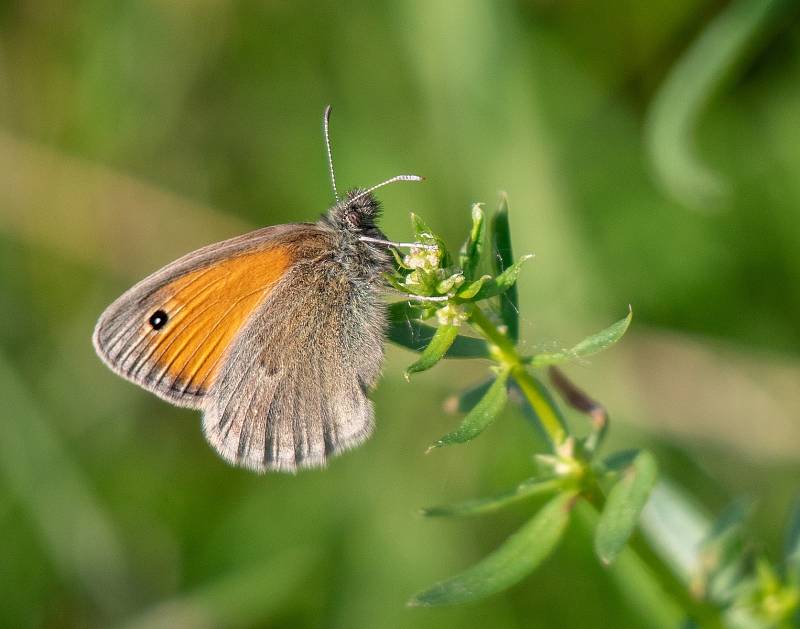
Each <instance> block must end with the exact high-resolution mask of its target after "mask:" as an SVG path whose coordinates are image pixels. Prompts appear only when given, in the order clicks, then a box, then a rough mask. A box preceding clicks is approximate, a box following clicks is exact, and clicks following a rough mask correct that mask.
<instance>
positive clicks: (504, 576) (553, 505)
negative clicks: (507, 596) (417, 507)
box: [408, 492, 577, 607]
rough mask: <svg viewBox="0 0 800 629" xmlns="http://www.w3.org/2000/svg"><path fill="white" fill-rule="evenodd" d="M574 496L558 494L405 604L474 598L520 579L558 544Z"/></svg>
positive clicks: (430, 604)
mask: <svg viewBox="0 0 800 629" xmlns="http://www.w3.org/2000/svg"><path fill="white" fill-rule="evenodd" d="M576 496H577V494H576V492H564V493H561V494H559V495H558V496H556V497H555V498H553V499H552V500H550V502H548V503H547V504H546V505H545V506H544V507H542V509H541V510H540V511H539V512H538V513H537V514H536V515H535V516H534V517H533V518H531V519H530V520H528V522H527V523H526V524H524V525H523V526H522V528H520V529H519V530H518V531H517V532H516V533H514V534H512V535H511V536H510V537H509V538H508V539H507V540H506V541H505V542H504V543H503V544H502V546H500V547H499V548H498V549H497V550H495V551H494V552H493V553H491V554H490V555H489V556H487V557H486V558H484V559H483V560H481V561H480V562H478V563H477V564H475V565H474V566H472V567H471V568H469V569H467V570H465V571H464V572H462V573H461V574H459V575H456V576H454V577H452V578H450V579H447V580H446V581H441V582H439V583H437V584H436V585H434V586H433V587H431V588H429V589H427V590H425V591H424V592H420V593H419V594H417V595H416V596H414V598H412V599H411V600H410V601H409V602H408V604H409V605H411V606H424V607H435V606H440V605H457V604H459V603H467V602H470V601H477V600H480V599H482V598H486V597H487V596H490V595H492V594H495V593H497V592H501V591H502V590H505V589H507V588H509V587H511V586H512V585H514V584H515V583H517V582H518V581H521V580H522V579H523V578H524V577H525V576H527V575H528V574H530V573H531V572H533V571H534V570H535V569H536V568H537V567H538V566H539V565H540V564H541V563H542V562H543V561H544V560H545V559H547V557H548V556H549V555H550V553H552V552H553V550H554V549H555V547H556V546H557V545H558V542H559V541H560V540H561V537H562V536H563V534H564V531H565V530H566V528H567V524H568V523H569V515H570V510H571V507H572V503H573V502H574V500H575V498H576Z"/></svg>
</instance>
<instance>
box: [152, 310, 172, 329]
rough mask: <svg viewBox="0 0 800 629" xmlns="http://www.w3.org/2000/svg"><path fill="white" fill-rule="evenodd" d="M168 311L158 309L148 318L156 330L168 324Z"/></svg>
mask: <svg viewBox="0 0 800 629" xmlns="http://www.w3.org/2000/svg"><path fill="white" fill-rule="evenodd" d="M168 318H169V317H167V313H166V312H164V311H163V310H156V311H155V312H154V313H153V314H151V315H150V319H148V323H149V324H150V326H151V327H152V328H153V329H154V330H160V329H161V328H163V327H164V326H165V325H166V324H167V319H168Z"/></svg>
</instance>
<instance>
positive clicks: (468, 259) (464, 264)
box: [458, 203, 484, 280]
mask: <svg viewBox="0 0 800 629" xmlns="http://www.w3.org/2000/svg"><path fill="white" fill-rule="evenodd" d="M483 232H484V214H483V208H481V206H480V203H475V204H474V205H473V206H472V229H470V232H469V237H468V238H467V240H466V242H465V243H464V245H463V246H462V247H461V251H460V253H459V256H458V263H459V266H460V267H461V268H462V269H463V271H464V277H466V278H467V280H471V279H473V278H474V277H475V269H477V268H478V262H480V258H481V251H482V249H483Z"/></svg>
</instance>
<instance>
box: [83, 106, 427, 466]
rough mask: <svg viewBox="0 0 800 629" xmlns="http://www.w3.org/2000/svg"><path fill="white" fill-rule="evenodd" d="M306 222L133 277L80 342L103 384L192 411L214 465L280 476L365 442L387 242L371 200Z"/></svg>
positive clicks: (379, 344) (379, 342)
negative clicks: (100, 366) (92, 354)
mask: <svg viewBox="0 0 800 629" xmlns="http://www.w3.org/2000/svg"><path fill="white" fill-rule="evenodd" d="M329 116H330V107H327V108H326V109H325V115H324V118H323V122H324V130H325V141H326V147H327V155H328V165H329V169H330V175H331V183H332V185H333V191H334V195H335V196H336V203H335V205H333V206H332V207H331V208H330V209H329V210H328V211H327V212H326V213H325V214H324V215H323V216H322V217H321V218H320V219H319V220H318V221H317V222H315V223H296V224H289V225H276V226H273V227H265V228H263V229H258V230H256V231H253V232H250V233H248V234H244V235H242V236H238V237H236V238H232V239H230V240H226V241H224V242H220V243H216V244H212V245H209V246H207V247H204V248H202V249H199V250H197V251H195V252H193V253H190V254H188V255H186V256H184V257H182V258H180V259H178V260H176V261H175V262H172V263H171V264H168V265H167V266H165V267H164V268H162V269H161V270H159V271H157V272H155V273H153V274H152V275H150V276H149V277H147V278H145V279H144V280H142V281H141V282H139V283H138V284H136V285H135V286H134V287H133V288H131V289H130V290H128V291H127V292H126V293H125V294H123V295H122V296H121V297H120V298H119V299H117V300H116V301H115V302H114V303H113V304H111V306H109V307H108V308H107V309H106V311H105V312H104V313H103V314H102V315H101V316H100V319H99V321H98V322H97V326H96V327H95V330H94V336H93V342H94V346H95V348H96V350H97V353H98V354H99V355H100V357H101V358H102V359H103V361H104V362H105V363H106V364H107V365H108V366H109V367H110V368H111V369H112V370H113V371H114V372H116V373H117V374H119V375H120V376H122V377H123V378H127V379H128V380H131V381H132V382H135V383H136V384H138V385H140V386H142V387H143V388H145V389H147V390H149V391H152V392H153V393H155V394H156V395H158V396H160V397H162V398H163V399H165V400H167V401H168V402H171V403H173V404H176V405H179V406H186V407H189V408H194V409H199V410H201V411H202V412H203V431H204V433H205V436H206V438H207V439H208V441H209V442H210V443H211V445H212V446H214V448H216V449H217V451H218V452H219V453H220V455H222V457H223V458H224V459H225V460H227V461H229V462H230V463H233V464H235V465H241V466H244V467H247V468H249V469H252V470H256V471H266V470H283V471H294V470H296V469H297V468H302V467H316V466H321V465H324V463H325V461H326V460H327V459H328V458H329V457H331V456H333V455H335V454H337V453H339V452H342V451H344V450H347V449H349V448H352V447H354V446H356V445H358V444H359V443H361V442H362V441H364V439H366V438H367V437H368V436H369V434H370V432H371V431H372V427H373V410H372V403H371V402H370V400H369V399H368V398H367V392H368V390H369V389H370V388H371V387H372V386H373V385H374V384H375V382H376V380H377V378H378V375H379V373H380V369H381V363H382V361H383V342H384V333H385V328H386V314H385V307H384V304H383V299H382V293H383V291H384V289H385V280H384V277H383V274H384V273H385V272H386V271H387V270H389V269H390V268H391V256H390V255H389V254H388V251H387V246H392V245H395V246H403V245H406V244H407V243H391V242H389V241H387V240H386V237H385V236H384V235H383V233H382V232H381V231H380V230H379V229H378V227H377V226H376V220H377V218H378V216H379V214H380V203H379V202H378V200H377V199H376V198H375V196H374V195H373V192H374V191H375V190H376V189H377V188H379V187H381V186H384V185H386V184H388V183H392V182H395V181H420V180H421V179H422V178H421V177H418V176H416V175H398V176H396V177H392V178H391V179H388V180H386V181H384V182H382V183H380V184H378V185H376V186H373V187H371V188H369V189H367V190H361V189H355V190H351V191H349V192H348V193H347V194H345V195H344V198H342V199H339V196H338V193H337V191H336V180H335V177H334V174H333V164H332V159H331V149H330V140H329V134H328V121H329Z"/></svg>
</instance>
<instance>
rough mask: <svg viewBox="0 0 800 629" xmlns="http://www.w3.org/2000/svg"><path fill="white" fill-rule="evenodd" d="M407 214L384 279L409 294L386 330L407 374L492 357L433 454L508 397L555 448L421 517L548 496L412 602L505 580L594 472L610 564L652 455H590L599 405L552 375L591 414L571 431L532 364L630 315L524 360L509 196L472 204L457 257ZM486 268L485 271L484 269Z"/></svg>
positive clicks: (620, 325) (472, 593) (612, 332)
mask: <svg viewBox="0 0 800 629" xmlns="http://www.w3.org/2000/svg"><path fill="white" fill-rule="evenodd" d="M411 222H412V227H413V230H414V234H415V238H416V240H417V242H419V243H420V244H421V245H424V246H416V247H415V246H412V247H410V249H409V252H408V253H407V254H405V255H400V254H399V253H398V252H393V253H394V258H395V263H396V267H395V270H394V272H393V273H391V274H389V275H387V280H388V283H389V285H390V286H392V287H393V288H395V289H396V290H397V291H399V292H400V293H402V294H404V295H405V296H406V299H405V300H403V301H399V302H396V303H393V304H391V305H390V306H389V320H390V327H389V331H388V335H389V338H390V339H391V340H392V341H394V342H395V343H397V344H399V345H402V346H404V347H407V348H409V349H412V350H414V351H416V352H419V353H420V355H419V357H418V358H417V360H416V361H415V362H414V363H413V364H411V365H410V366H409V367H408V368H407V369H406V372H405V375H406V378H408V377H409V376H410V375H411V374H413V373H418V372H421V371H425V370H427V369H430V368H431V367H433V366H434V365H436V364H437V363H438V362H439V361H440V360H442V359H443V358H457V357H463V358H488V359H490V360H491V361H493V362H494V365H493V367H492V372H493V373H494V374H495V375H494V377H493V378H491V379H490V380H488V381H485V382H482V383H480V384H478V385H477V386H474V387H472V388H471V389H469V390H468V391H466V392H464V393H463V394H461V395H460V396H455V397H453V398H450V400H448V402H447V404H446V407H448V410H450V411H457V412H460V413H465V416H464V418H463V420H462V421H461V423H460V424H459V426H458V427H457V428H456V429H455V430H453V431H452V432H450V433H448V434H446V435H444V436H443V437H441V438H440V439H438V440H437V441H436V442H435V443H434V444H433V445H432V446H431V447H430V448H429V450H430V449H434V448H440V447H443V446H448V445H453V444H459V443H465V442H467V441H470V440H472V439H474V438H475V437H477V436H478V435H480V434H481V433H482V432H483V431H484V430H485V429H486V428H487V427H488V426H489V425H490V424H491V423H492V422H493V421H494V420H495V419H496V418H497V417H498V416H499V415H500V414H501V412H502V411H503V409H504V408H505V406H506V404H507V402H508V399H509V395H511V397H512V398H513V399H514V401H515V402H521V403H522V405H523V408H524V410H525V412H526V414H527V415H528V416H529V417H530V418H531V419H532V420H533V423H534V424H535V425H536V426H537V427H538V428H539V429H540V430H541V431H542V434H543V436H544V437H545V438H546V439H547V440H548V442H549V444H550V447H551V454H549V455H537V457H536V460H537V461H538V463H539V465H540V473H539V475H537V476H535V477H533V478H530V479H528V480H526V481H523V482H521V483H519V484H518V485H517V486H516V487H514V488H512V489H510V490H509V491H506V492H504V493H502V494H500V495H497V496H492V497H488V498H481V499H477V500H467V501H465V502H461V503H458V504H452V505H444V506H437V507H432V508H429V509H426V510H423V512H422V513H423V514H424V515H426V516H473V515H479V514H484V513H489V512H492V511H496V510H498V509H501V508H503V507H505V506H508V505H510V504H513V503H515V502H519V501H522V500H524V499H526V498H530V497H532V496H536V495H543V494H553V496H552V497H551V498H550V500H549V502H548V503H547V504H546V505H545V506H544V507H543V508H541V509H540V511H539V512H538V513H537V514H536V515H535V516H534V517H532V518H531V519H530V520H529V521H528V522H527V523H526V524H525V525H523V526H522V528H520V529H519V530H518V531H517V532H516V533H514V534H513V535H511V536H510V537H509V538H508V539H507V540H506V542H505V543H503V544H502V545H501V546H500V547H499V548H497V549H496V550H495V551H494V552H493V553H491V554H490V555H489V556H487V557H486V558H485V559H483V560H482V561H480V562H478V563H477V564H476V565H474V566H473V567H472V568H470V569H468V570H466V571H464V572H462V573H461V574H459V575H457V576H455V577H453V578H451V579H447V580H445V581H442V582H440V583H438V584H436V585H434V586H433V587H431V588H430V589H428V590H426V591H424V592H421V593H420V594H418V595H417V596H415V597H414V598H413V599H412V600H411V601H410V603H409V604H410V605H421V606H437V605H453V604H458V603H464V602H468V601H474V600H478V599H481V598H484V597H486V596H489V595H490V594H493V593H495V592H498V591H501V590H503V589H505V588H508V587H510V586H511V585H513V584H514V583H516V582H517V581H519V580H520V579H522V578H523V577H524V576H525V575H527V574H528V573H530V572H531V571H533V570H534V569H535V568H536V567H537V566H538V565H539V564H540V563H541V562H542V561H543V560H544V559H545V558H546V557H547V556H548V555H549V554H550V553H551V552H552V550H553V549H554V548H555V546H556V545H557V544H558V542H559V540H560V539H561V537H562V535H563V533H564V530H565V529H566V526H567V523H568V522H569V514H570V511H571V508H572V505H573V503H574V502H575V500H577V499H579V498H582V497H586V496H595V495H597V493H598V492H599V491H600V487H599V485H598V484H597V483H598V479H601V478H602V479H606V480H607V479H609V478H613V480H614V481H615V483H616V484H615V485H614V486H613V488H612V489H611V492H610V494H609V496H608V500H607V502H606V508H605V509H604V510H603V513H602V515H601V517H600V520H599V524H598V528H597V531H596V534H597V535H596V538H595V542H596V549H597V553H598V555H599V556H600V558H601V559H602V560H603V561H605V562H607V563H608V562H611V561H613V559H614V558H615V557H616V556H617V554H618V553H619V552H620V550H621V549H622V548H623V546H624V545H625V543H626V542H627V540H628V538H629V537H630V535H631V533H632V532H633V529H634V527H635V526H636V523H637V521H638V518H639V514H640V512H641V510H642V508H643V507H644V504H645V502H646V500H647V496H648V493H649V491H650V489H651V488H652V486H653V483H654V482H655V463H654V461H653V459H652V457H651V456H650V455H649V454H648V453H646V452H640V453H637V454H636V455H635V456H629V455H623V456H617V457H616V458H614V457H612V458H609V459H606V461H605V463H601V464H596V463H593V462H592V459H593V457H594V452H595V448H596V446H598V445H599V444H600V443H601V441H602V439H603V435H604V434H605V426H606V425H607V415H605V414H604V411H603V414H602V416H601V415H600V414H599V413H598V409H599V410H600V411H602V410H603V409H602V407H601V406H600V405H599V404H597V403H594V402H592V403H589V402H590V401H591V398H589V397H588V396H587V395H585V394H583V393H582V392H580V390H579V389H578V388H577V387H575V386H574V385H572V384H571V383H569V381H568V380H567V379H566V376H565V375H564V374H562V373H561V372H558V371H556V372H555V374H556V376H558V377H556V378H554V380H553V382H554V384H555V386H556V388H557V389H558V391H559V392H560V393H561V395H562V397H564V399H565V400H566V401H567V402H568V404H571V406H573V407H574V408H576V409H577V410H580V411H581V412H583V413H584V414H587V415H588V416H589V420H590V421H591V422H592V428H591V430H590V433H589V437H586V438H583V439H577V438H575V437H574V436H573V435H571V434H570V431H569V429H568V426H567V423H566V421H565V419H564V416H563V414H562V413H561V411H560V409H559V406H558V404H556V402H555V400H554V399H553V397H552V396H551V394H550V392H549V390H548V389H547V387H545V386H544V384H543V383H542V382H541V380H540V379H539V378H538V377H537V376H536V375H535V374H534V373H532V372H531V370H532V369H533V368H537V367H543V366H552V365H555V364H558V363H562V362H566V361H569V360H574V359H580V358H583V357H586V356H590V355H592V354H594V353H597V352H599V351H602V350H604V349H606V348H608V347H610V346H611V345H613V344H614V343H615V342H616V341H618V340H619V339H620V338H621V337H622V335H623V334H624V333H625V331H626V330H627V328H628V326H629V325H630V321H631V314H630V313H628V315H627V316H626V317H625V318H624V319H621V320H620V321H618V322H616V323H615V324H613V325H611V326H610V327H608V328H606V329H605V330H603V331H601V332H599V333H597V334H594V335H592V336H589V337H588V338H586V339H584V340H583V341H581V342H580V343H578V344H577V345H575V346H574V347H573V348H572V349H569V350H564V351H560V352H555V353H548V354H538V355H536V356H532V357H522V356H520V355H519V352H518V348H517V347H516V345H517V341H518V338H519V312H518V308H519V303H518V295H517V288H516V282H517V279H518V277H519V274H520V271H521V269H522V265H523V264H524V263H525V261H526V260H528V259H530V258H531V257H532V256H522V257H521V258H519V259H517V260H514V256H513V252H512V248H511V231H510V227H509V219H508V204H507V201H506V198H505V196H503V197H502V198H501V201H500V206H499V208H498V210H497V211H496V212H495V213H494V214H493V215H492V216H491V217H489V218H487V216H486V215H485V213H484V211H483V208H482V207H481V206H480V205H479V204H476V205H473V207H472V225H471V229H470V232H469V234H468V236H467V238H466V241H465V242H464V244H463V246H462V247H461V249H460V250H459V253H458V257H457V260H456V261H455V264H454V261H453V258H451V256H450V255H449V253H448V251H447V247H446V246H445V243H444V241H443V240H442V239H441V238H440V237H439V236H438V235H437V234H436V233H435V232H434V231H433V230H432V229H431V228H430V227H429V226H428V225H427V224H426V223H425V221H423V220H422V219H421V218H420V217H419V216H417V215H415V214H412V217H411ZM487 228H488V230H487ZM487 231H488V232H489V235H488V243H487V245H486V246H485V245H484V241H485V240H487ZM432 245H434V246H432ZM487 250H488V254H487ZM483 271H488V273H492V274H493V275H490V274H485V275H484V274H481V273H482V272H483ZM489 300H492V301H489ZM498 317H499V321H498ZM427 320H432V321H435V322H437V323H438V325H437V326H433V325H429V324H428V323H425V322H424V321H427ZM467 327H471V328H472V329H474V330H475V331H476V332H477V333H478V334H479V335H480V338H475V337H473V336H468V335H467V334H464V333H463V332H462V329H463V328H467ZM552 375H553V373H552V370H551V376H552Z"/></svg>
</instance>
